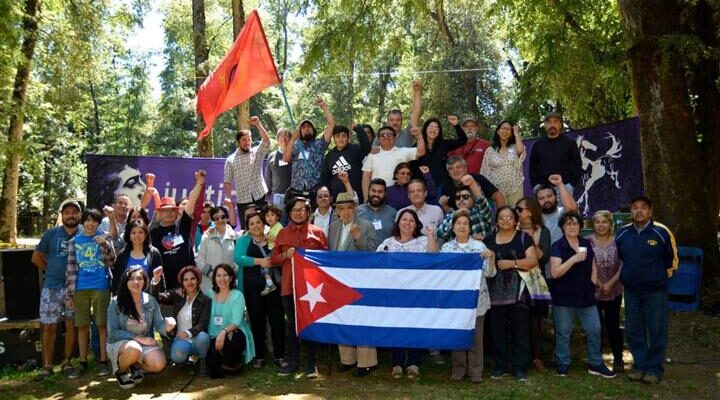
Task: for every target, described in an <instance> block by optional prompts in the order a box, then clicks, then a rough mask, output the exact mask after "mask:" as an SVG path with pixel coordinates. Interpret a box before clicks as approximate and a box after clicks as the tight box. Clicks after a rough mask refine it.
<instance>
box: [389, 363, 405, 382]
mask: <svg viewBox="0 0 720 400" xmlns="http://www.w3.org/2000/svg"><path fill="white" fill-rule="evenodd" d="M402 376H403V370H402V367H401V366H399V365H396V366H394V367H393V369H392V377H393V378H394V379H400V378H402Z"/></svg>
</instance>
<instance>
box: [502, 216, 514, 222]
mask: <svg viewBox="0 0 720 400" xmlns="http://www.w3.org/2000/svg"><path fill="white" fill-rule="evenodd" d="M514 219H515V217H514V216H512V215H503V216H501V217H498V220H499V221H512V220H514Z"/></svg>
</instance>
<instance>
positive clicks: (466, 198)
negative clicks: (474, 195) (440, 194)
mask: <svg viewBox="0 0 720 400" xmlns="http://www.w3.org/2000/svg"><path fill="white" fill-rule="evenodd" d="M460 199H462V200H470V195H469V194H456V195H455V200H460Z"/></svg>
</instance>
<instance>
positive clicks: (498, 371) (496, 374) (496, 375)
mask: <svg viewBox="0 0 720 400" xmlns="http://www.w3.org/2000/svg"><path fill="white" fill-rule="evenodd" d="M507 375H508V373H507V371H505V370H504V369H502V368H495V369H494V370H493V372H492V374H490V379H502V378H503V376H507Z"/></svg>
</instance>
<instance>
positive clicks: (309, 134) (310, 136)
mask: <svg viewBox="0 0 720 400" xmlns="http://www.w3.org/2000/svg"><path fill="white" fill-rule="evenodd" d="M313 137H315V134H314V133H312V131H311V132H307V133H303V134H302V140H303V142H309V141H311V140H312V139H313Z"/></svg>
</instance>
